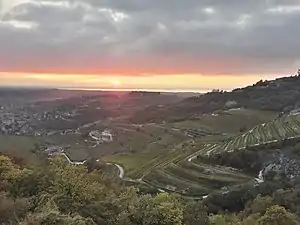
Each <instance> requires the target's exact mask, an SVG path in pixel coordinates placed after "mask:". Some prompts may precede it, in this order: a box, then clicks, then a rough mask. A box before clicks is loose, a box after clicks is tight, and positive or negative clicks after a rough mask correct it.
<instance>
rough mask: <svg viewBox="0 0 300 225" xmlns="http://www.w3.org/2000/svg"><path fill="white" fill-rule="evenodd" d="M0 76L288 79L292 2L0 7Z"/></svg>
mask: <svg viewBox="0 0 300 225" xmlns="http://www.w3.org/2000/svg"><path fill="white" fill-rule="evenodd" d="M0 18H1V20H0V49H1V53H0V70H1V71H11V72H14V71H15V72H48V73H76V74H78V73H99V74H125V75H126V74H127V75H128V74H130V75H135V74H143V73H147V74H151V73H155V74H183V73H195V74H250V73H277V74H279V73H289V72H290V71H294V70H295V67H297V63H299V62H300V45H299V44H298V43H299V41H298V40H299V35H300V27H299V25H298V24H299V23H300V3H299V1H297V0H280V1H279V0H243V1H240V0H216V1H211V0H185V1H182V0H164V1H161V0H152V1H149V0H126V1H124V0H102V1H99V0H63V1H60V0H0Z"/></svg>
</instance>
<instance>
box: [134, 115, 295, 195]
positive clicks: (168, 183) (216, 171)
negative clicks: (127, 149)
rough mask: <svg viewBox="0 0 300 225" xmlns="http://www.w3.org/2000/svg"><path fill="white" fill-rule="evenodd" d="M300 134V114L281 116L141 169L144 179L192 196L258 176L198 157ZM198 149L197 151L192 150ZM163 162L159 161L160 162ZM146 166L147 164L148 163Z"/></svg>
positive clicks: (165, 189)
mask: <svg viewBox="0 0 300 225" xmlns="http://www.w3.org/2000/svg"><path fill="white" fill-rule="evenodd" d="M299 137H300V115H290V116H284V117H281V118H277V119H275V120H273V121H271V122H269V123H263V124H261V125H258V126H256V127H254V128H252V129H250V130H249V131H247V132H245V133H244V134H241V135H238V136H236V137H234V138H231V139H229V140H227V141H223V142H220V143H214V144H212V143H210V144H209V143H203V144H202V145H201V146H200V147H198V150H191V151H190V152H188V151H181V153H180V152H178V151H176V154H174V155H173V157H171V158H167V157H168V156H167V155H166V156H163V157H161V158H160V159H159V160H158V161H153V162H151V163H153V164H152V165H153V167H151V166H149V165H147V170H141V171H140V172H141V173H139V175H142V174H143V181H145V182H146V183H147V184H149V185H151V186H154V187H157V188H159V189H160V190H163V191H172V192H177V193H180V194H183V195H188V196H204V195H207V194H208V193H210V192H211V191H213V190H219V189H222V188H224V187H228V186H232V185H237V184H242V183H246V182H248V181H250V180H253V179H254V177H251V176H248V175H245V174H244V173H242V172H241V171H238V170H235V169H232V168H227V167H224V166H215V165H207V164H204V163H203V162H201V160H200V159H198V158H197V156H198V155H203V156H209V155H212V154H217V153H221V152H224V151H226V152H233V151H239V150H243V149H246V148H247V147H251V146H252V147H256V146H261V145H266V144H271V143H277V142H279V141H280V140H286V139H294V138H299ZM192 152H194V153H192ZM158 162H159V163H158ZM145 166H146V165H145Z"/></svg>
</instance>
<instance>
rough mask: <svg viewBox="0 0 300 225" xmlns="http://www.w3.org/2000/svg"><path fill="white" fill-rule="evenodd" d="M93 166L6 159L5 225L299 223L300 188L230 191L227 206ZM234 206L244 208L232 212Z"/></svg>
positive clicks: (1, 172)
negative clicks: (148, 188) (147, 189)
mask: <svg viewBox="0 0 300 225" xmlns="http://www.w3.org/2000/svg"><path fill="white" fill-rule="evenodd" d="M89 167H90V168H88V167H87V166H75V165H71V164H68V163H67V162H66V161H65V160H64V159H62V158H60V157H56V158H51V159H45V160H44V161H43V163H41V164H39V165H36V166H30V167H28V166H25V164H24V163H22V160H19V159H16V158H9V157H7V156H4V155H1V156H0V181H1V183H0V188H1V198H0V223H1V224H7V225H8V224H10V225H13V224H20V225H50V224H51V225H52V224H57V225H67V224H68V225H69V224H71V225H75V224H76V225H85V224H86V225H92V224H101V225H102V224H103V225H117V224H118V225H119V224H121V225H122V224H123V225H150V224H151V225H231V224H239V225H256V224H257V225H274V224H275V225H276V224H278V225H281V224H284V225H290V224H300V220H299V215H300V207H299V205H298V204H297V202H298V201H299V199H300V189H297V187H295V186H292V185H286V186H285V187H282V186H278V187H277V188H278V189H277V190H276V191H274V192H272V191H267V192H266V191H265V192H264V191H260V192H259V191H258V192H255V193H254V192H252V193H250V192H249V191H250V190H249V191H247V190H241V191H239V192H231V199H230V201H228V202H227V203H226V201H225V200H226V198H224V196H223V198H222V196H219V197H218V196H214V195H212V196H211V197H210V198H207V199H204V200H203V201H202V200H200V201H199V200H198V201H196V200H192V199H190V200H188V199H184V198H183V197H180V196H178V195H174V194H169V193H156V194H145V193H144V192H141V191H139V190H138V189H137V188H133V187H127V186H126V185H124V184H123V183H122V182H121V181H119V180H117V179H116V178H113V176H111V175H109V174H107V173H106V172H105V170H104V169H103V166H101V165H99V166H94V168H91V166H89ZM270 185H271V184H270ZM272 186H273V188H274V187H275V186H274V185H272ZM264 188H265V190H270V188H269V187H268V183H264ZM275 189H276V188H275ZM267 194H269V195H267ZM216 198H217V199H216ZM222 199H223V200H222ZM216 200H217V201H216ZM227 200H228V198H227ZM218 201H219V202H218ZM220 201H223V202H220ZM213 204H215V206H218V205H219V206H220V205H222V204H223V205H222V208H221V207H219V208H216V207H213V206H214V205H213ZM230 205H240V206H242V207H241V208H234V207H233V208H232V207H231V208H230ZM213 208H214V209H213Z"/></svg>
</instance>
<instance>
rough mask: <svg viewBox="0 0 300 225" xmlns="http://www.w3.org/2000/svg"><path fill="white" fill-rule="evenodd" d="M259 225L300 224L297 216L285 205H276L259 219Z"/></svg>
mask: <svg viewBox="0 0 300 225" xmlns="http://www.w3.org/2000/svg"><path fill="white" fill-rule="evenodd" d="M257 224H258V225H283V224H284V225H299V224H300V223H299V222H297V220H296V218H295V216H294V215H293V214H291V213H288V212H287V211H286V209H285V208H284V207H281V206H278V205H274V206H272V207H270V208H268V209H267V212H266V213H265V214H264V215H263V216H262V217H261V218H260V219H259V220H258V222H257Z"/></svg>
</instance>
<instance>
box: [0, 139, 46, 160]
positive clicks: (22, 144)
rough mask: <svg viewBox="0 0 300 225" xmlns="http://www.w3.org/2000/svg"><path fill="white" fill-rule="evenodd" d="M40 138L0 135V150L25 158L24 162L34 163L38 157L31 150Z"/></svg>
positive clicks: (39, 141)
mask: <svg viewBox="0 0 300 225" xmlns="http://www.w3.org/2000/svg"><path fill="white" fill-rule="evenodd" d="M41 142H42V140H41V139H40V138H36V137H25V136H11V135H9V136H8V135H5V136H4V135H0V152H2V153H4V154H7V155H10V156H12V157H18V158H22V159H24V160H25V162H26V163H29V164H30V163H36V162H37V161H38V157H37V156H36V155H35V154H34V153H33V152H32V150H34V148H35V144H38V143H41Z"/></svg>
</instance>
